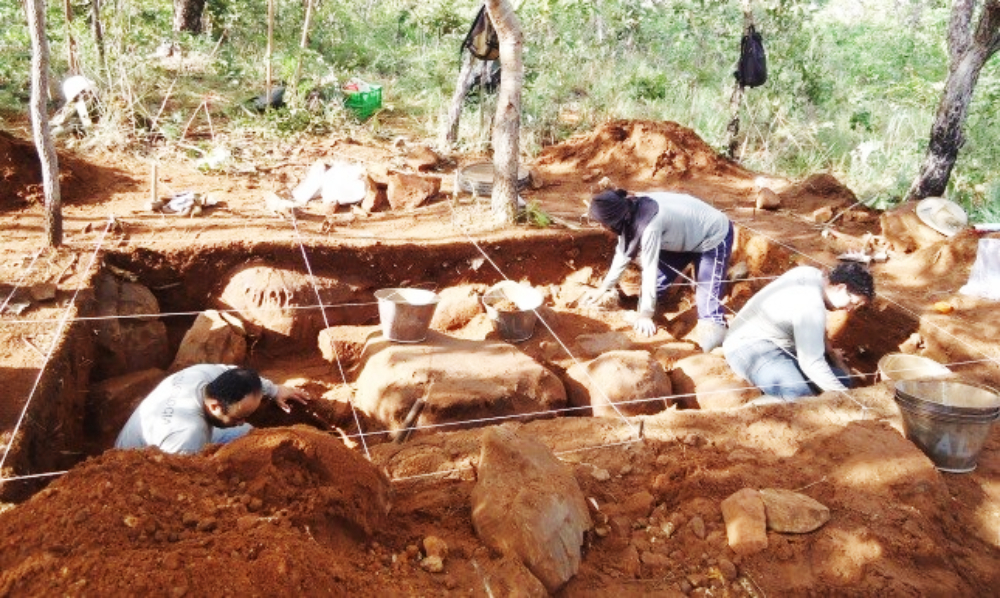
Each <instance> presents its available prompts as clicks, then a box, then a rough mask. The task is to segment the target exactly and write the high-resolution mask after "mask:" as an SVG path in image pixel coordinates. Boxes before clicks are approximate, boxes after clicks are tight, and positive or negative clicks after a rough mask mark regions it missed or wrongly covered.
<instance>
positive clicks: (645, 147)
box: [537, 120, 749, 185]
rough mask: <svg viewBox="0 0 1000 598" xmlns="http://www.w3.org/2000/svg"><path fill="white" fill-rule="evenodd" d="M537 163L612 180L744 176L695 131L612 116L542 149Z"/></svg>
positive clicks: (646, 181) (622, 182)
mask: <svg viewBox="0 0 1000 598" xmlns="http://www.w3.org/2000/svg"><path fill="white" fill-rule="evenodd" d="M537 163H538V165H539V166H540V167H542V168H543V169H545V170H546V171H548V172H549V173H552V174H565V173H569V172H576V173H579V174H581V175H587V174H589V175H591V176H592V177H593V178H596V177H597V176H606V177H608V178H610V179H611V181H613V182H614V183H615V184H617V185H626V184H627V183H629V182H638V183H641V184H643V185H648V184H650V183H654V182H655V183H663V182H667V181H676V180H678V179H683V178H687V177H689V176H691V175H694V174H702V175H711V174H723V173H725V174H730V175H734V176H741V175H742V176H749V173H747V172H746V171H744V170H743V169H742V168H740V167H739V166H737V165H736V164H735V163H733V162H731V161H730V160H727V159H726V158H724V157H722V156H721V155H719V153H718V152H716V151H715V150H714V149H712V147H711V146H710V145H708V144H707V143H705V141H703V140H702V138H701V137H699V136H698V134H697V133H695V132H694V131H692V130H691V129H688V128H686V127H682V126H681V125H679V124H677V123H675V122H668V121H646V120H636V121H632V120H617V121H613V122H610V123H607V124H605V125H603V126H601V127H600V128H598V129H597V130H595V131H592V132H590V133H586V134H583V135H577V136H575V137H572V138H570V139H568V140H567V141H565V142H563V143H560V144H559V145H555V146H552V147H549V148H547V149H546V150H545V151H543V152H542V154H541V156H539V158H538V162H537Z"/></svg>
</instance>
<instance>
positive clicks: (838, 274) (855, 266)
mask: <svg viewBox="0 0 1000 598" xmlns="http://www.w3.org/2000/svg"><path fill="white" fill-rule="evenodd" d="M829 280H830V284H844V285H847V291H848V292H849V293H851V294H852V295H859V296H861V297H866V298H867V299H868V300H869V301H871V300H872V299H874V298H875V279H873V278H872V275H871V272H869V271H868V268H865V267H864V266H863V265H861V264H859V263H858V262H845V263H843V264H840V265H838V266H837V267H836V268H834V269H833V270H831V271H830V276H829Z"/></svg>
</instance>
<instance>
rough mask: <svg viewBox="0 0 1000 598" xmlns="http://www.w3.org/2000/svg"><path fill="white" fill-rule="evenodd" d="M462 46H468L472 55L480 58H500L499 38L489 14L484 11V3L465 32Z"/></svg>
mask: <svg viewBox="0 0 1000 598" xmlns="http://www.w3.org/2000/svg"><path fill="white" fill-rule="evenodd" d="M462 48H468V49H469V52H472V55H473V56H475V57H476V58H478V59H480V60H496V59H497V58H500V38H499V37H497V30H496V29H494V28H493V22H492V21H490V15H489V13H487V12H486V5H485V4H484V5H483V6H482V7H481V8H480V9H479V13H477V14H476V18H475V19H473V20H472V27H470V28H469V32H468V33H467V34H465V41H463V42H462Z"/></svg>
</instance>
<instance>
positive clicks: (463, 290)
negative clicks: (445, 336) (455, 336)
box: [431, 285, 485, 331]
mask: <svg viewBox="0 0 1000 598" xmlns="http://www.w3.org/2000/svg"><path fill="white" fill-rule="evenodd" d="M484 290H485V289H484V287H483V285H461V286H457V287H448V288H446V289H441V290H440V291H438V295H439V296H440V297H441V298H440V300H439V301H438V305H437V308H436V309H435V310H434V317H433V318H432V319H431V328H432V329H434V330H440V331H446V330H454V329H456V328H461V327H463V326H465V325H466V324H468V323H469V322H470V321H472V318H474V317H476V316H477V315H479V314H481V313H484V309H483V304H482V303H481V302H480V299H479V294H480V293H481V292H483V291H484Z"/></svg>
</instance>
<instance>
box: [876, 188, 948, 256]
mask: <svg viewBox="0 0 1000 598" xmlns="http://www.w3.org/2000/svg"><path fill="white" fill-rule="evenodd" d="M879 223H880V225H881V228H882V236H883V237H885V240H886V241H888V243H889V247H890V248H891V249H892V250H893V251H898V252H900V253H912V252H914V251H918V250H920V249H924V248H925V247H929V246H931V245H933V244H935V243H938V242H940V241H941V240H942V239H944V238H945V236H944V235H942V234H941V233H939V232H937V231H936V230H934V229H933V228H931V227H929V226H927V225H926V224H924V223H923V222H922V221H921V220H920V218H919V217H918V216H917V202H915V201H907V202H904V203H903V205H901V206H899V207H897V208H895V209H893V210H889V211H887V212H883V213H882V215H881V216H880V217H879Z"/></svg>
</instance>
